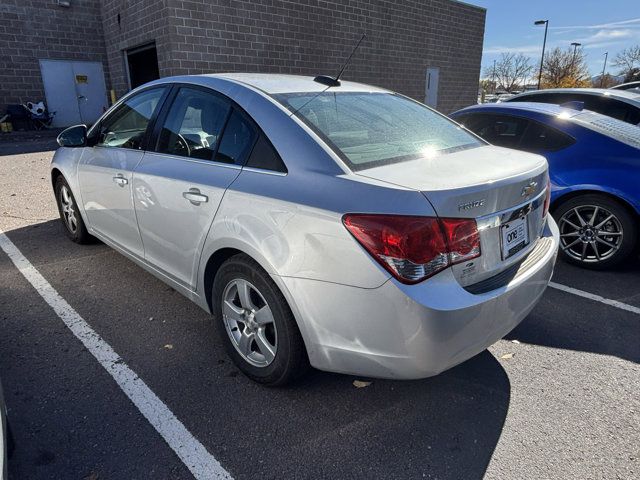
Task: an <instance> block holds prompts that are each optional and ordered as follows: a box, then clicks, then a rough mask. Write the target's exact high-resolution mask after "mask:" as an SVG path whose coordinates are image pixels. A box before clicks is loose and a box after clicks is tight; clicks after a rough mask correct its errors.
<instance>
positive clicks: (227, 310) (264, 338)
mask: <svg viewBox="0 0 640 480" xmlns="http://www.w3.org/2000/svg"><path fill="white" fill-rule="evenodd" d="M222 320H223V322H224V326H225V329H226V331H227V334H228V335H229V338H230V339H231V343H232V344H233V346H234V347H235V349H236V350H237V351H238V353H239V354H240V355H241V356H242V358H243V359H245V360H246V361H247V362H248V363H250V364H251V365H254V366H256V367H266V366H268V365H270V364H271V362H273V360H274V358H275V356H276V353H277V351H278V333H277V331H276V324H275V322H274V321H273V313H272V312H271V308H269V305H268V304H267V302H266V300H265V299H264V297H263V296H262V294H261V293H260V291H259V290H258V289H257V288H256V287H255V286H254V285H252V284H251V283H249V282H248V281H246V280H243V279H240V278H238V279H235V280H232V281H230V282H229V283H228V284H227V286H226V287H225V289H224V292H223V293H222Z"/></svg>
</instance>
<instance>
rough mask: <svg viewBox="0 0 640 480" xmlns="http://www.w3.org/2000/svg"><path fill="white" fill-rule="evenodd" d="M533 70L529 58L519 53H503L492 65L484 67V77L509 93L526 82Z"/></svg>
mask: <svg viewBox="0 0 640 480" xmlns="http://www.w3.org/2000/svg"><path fill="white" fill-rule="evenodd" d="M532 71H533V66H532V65H531V59H530V58H529V57H527V56H525V55H523V54H521V53H503V54H502V57H501V58H500V60H498V61H497V62H496V64H495V71H494V66H491V67H487V68H485V71H484V74H485V77H488V78H491V79H492V80H494V81H495V83H496V84H497V85H498V86H499V87H500V88H502V89H504V90H505V91H507V92H509V93H511V92H512V91H514V90H517V89H518V88H520V86H521V85H523V84H524V83H526V81H527V79H528V78H529V76H530V75H531V72H532Z"/></svg>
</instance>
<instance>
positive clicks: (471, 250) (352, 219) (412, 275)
mask: <svg viewBox="0 0 640 480" xmlns="http://www.w3.org/2000/svg"><path fill="white" fill-rule="evenodd" d="M342 221H343V223H344V225H345V227H346V228H347V230H349V232H351V234H352V235H353V236H354V237H355V239H356V240H357V241H358V242H359V243H360V244H361V245H362V246H363V247H364V248H365V249H366V250H367V251H368V252H369V253H370V254H371V256H373V258H374V259H376V260H377V261H378V262H379V263H380V264H381V265H382V266H383V267H384V268H386V269H387V270H388V271H389V272H390V273H391V274H392V275H393V276H394V277H395V278H397V279H398V280H400V281H401V282H403V283H409V284H412V283H418V282H421V281H422V280H425V279H426V278H429V277H430V276H432V275H435V274H436V273H438V272H439V271H441V270H443V269H445V268H447V267H448V266H449V265H453V264H455V263H459V262H463V261H466V260H469V259H472V258H476V257H478V256H480V237H479V235H478V228H477V225H476V221H475V220H473V219H462V218H435V217H416V216H405V215H373V214H347V215H345V216H344V217H343V218H342Z"/></svg>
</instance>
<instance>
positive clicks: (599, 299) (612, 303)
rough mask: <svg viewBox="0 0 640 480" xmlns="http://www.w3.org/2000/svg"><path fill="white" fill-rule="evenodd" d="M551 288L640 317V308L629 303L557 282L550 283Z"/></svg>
mask: <svg viewBox="0 0 640 480" xmlns="http://www.w3.org/2000/svg"><path fill="white" fill-rule="evenodd" d="M549 286H550V287H551V288H555V289H558V290H562V291H563V292H567V293H573V294H574V295H578V296H579V297H583V298H588V299H589V300H593V301H595V302H600V303H604V304H605V305H609V306H611V307H616V308H619V309H621V310H626V311H627V312H631V313H637V314H638V315H640V308H638V307H634V306H633V305H629V304H627V303H622V302H619V301H618V300H610V299H608V298H604V297H601V296H600V295H596V294H594V293H589V292H585V291H584V290H578V289H577V288H573V287H567V286H566V285H562V284H560V283H556V282H549Z"/></svg>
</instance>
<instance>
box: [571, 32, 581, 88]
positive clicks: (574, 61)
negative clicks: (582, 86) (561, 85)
mask: <svg viewBox="0 0 640 480" xmlns="http://www.w3.org/2000/svg"><path fill="white" fill-rule="evenodd" d="M581 45H582V44H581V43H578V42H571V46H572V47H573V57H572V58H571V72H570V74H571V75H573V74H574V73H575V72H574V70H575V68H576V53H577V50H578V47H579V46H581ZM577 77H578V76H577V75H576V78H577ZM574 86H575V85H574Z"/></svg>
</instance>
